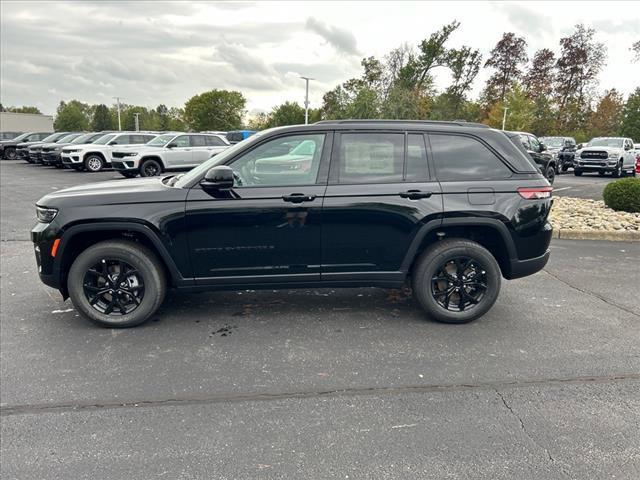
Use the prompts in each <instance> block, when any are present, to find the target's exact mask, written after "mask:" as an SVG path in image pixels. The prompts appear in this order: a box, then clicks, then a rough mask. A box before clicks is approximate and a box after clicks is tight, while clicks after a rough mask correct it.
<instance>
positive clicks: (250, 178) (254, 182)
mask: <svg viewBox="0 0 640 480" xmlns="http://www.w3.org/2000/svg"><path fill="white" fill-rule="evenodd" d="M324 141H325V135H324V134H313V135H291V136H287V137H279V138H276V139H274V140H271V141H268V142H266V143H263V144H262V145H259V146H258V147H256V148H254V149H253V150H251V151H250V152H247V153H246V154H245V155H242V156H241V157H240V158H238V159H237V160H235V161H234V162H233V163H232V164H231V168H232V169H233V172H234V174H235V177H236V186H239V187H254V186H255V187H264V186H269V187H271V186H280V185H283V186H284V185H313V184H315V183H316V179H317V177H318V169H319V168H320V159H321V157H322V147H323V146H324ZM302 145H304V148H300V146H302Z"/></svg>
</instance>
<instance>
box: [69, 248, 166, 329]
mask: <svg viewBox="0 0 640 480" xmlns="http://www.w3.org/2000/svg"><path fill="white" fill-rule="evenodd" d="M67 286H68V289H69V296H70V297H71V300H72V302H73V304H74V306H75V307H76V308H77V309H78V311H79V312H80V313H81V314H82V315H83V316H84V317H85V318H88V319H89V320H91V321H93V322H95V323H97V324H99V325H102V326H105V327H133V326H135V325H140V324H141V323H144V322H146V321H147V320H148V319H149V318H150V317H151V315H153V314H154V313H155V311H156V310H157V309H158V307H160V305H161V304H162V301H163V300H164V295H165V292H166V280H165V275H164V270H163V268H162V265H161V264H160V262H159V261H158V259H157V258H156V256H155V255H154V254H153V252H151V251H150V250H149V249H148V248H146V247H145V246H143V245H141V244H139V243H136V242H130V241H122V240H107V241H104V242H100V243H98V244H96V245H93V246H91V247H89V248H87V249H86V250H85V251H83V252H82V253H81V254H80V255H79V256H78V258H77V259H76V260H75V261H74V262H73V265H71V269H70V270H69V277H68V279H67Z"/></svg>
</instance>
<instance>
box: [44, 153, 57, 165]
mask: <svg viewBox="0 0 640 480" xmlns="http://www.w3.org/2000/svg"><path fill="white" fill-rule="evenodd" d="M60 163H61V160H60V152H45V153H43V154H42V164H43V165H59V164H60Z"/></svg>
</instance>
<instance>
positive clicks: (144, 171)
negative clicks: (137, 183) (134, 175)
mask: <svg viewBox="0 0 640 480" xmlns="http://www.w3.org/2000/svg"><path fill="white" fill-rule="evenodd" d="M161 173H162V165H160V162H158V161H157V160H153V159H149V160H145V161H144V162H143V163H142V165H140V176H141V177H157V176H158V175H160V174H161Z"/></svg>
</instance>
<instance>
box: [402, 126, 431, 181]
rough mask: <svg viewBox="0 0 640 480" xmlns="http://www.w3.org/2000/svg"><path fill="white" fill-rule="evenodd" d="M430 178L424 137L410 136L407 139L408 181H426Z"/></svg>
mask: <svg viewBox="0 0 640 480" xmlns="http://www.w3.org/2000/svg"><path fill="white" fill-rule="evenodd" d="M428 176H429V174H428V171H427V149H426V147H425V143H424V135H417V134H409V135H408V138H407V173H406V180H409V181H412V180H424V179H426V178H427V177H428Z"/></svg>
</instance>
